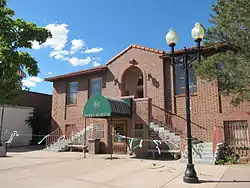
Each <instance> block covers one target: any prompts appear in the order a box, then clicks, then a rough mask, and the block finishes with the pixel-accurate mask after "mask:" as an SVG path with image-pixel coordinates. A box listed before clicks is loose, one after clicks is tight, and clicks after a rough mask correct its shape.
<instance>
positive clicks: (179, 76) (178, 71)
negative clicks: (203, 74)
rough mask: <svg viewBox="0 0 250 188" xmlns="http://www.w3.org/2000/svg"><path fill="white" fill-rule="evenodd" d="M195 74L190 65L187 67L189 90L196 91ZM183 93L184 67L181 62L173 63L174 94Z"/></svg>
mask: <svg viewBox="0 0 250 188" xmlns="http://www.w3.org/2000/svg"><path fill="white" fill-rule="evenodd" d="M196 82H197V81H196V74H195V71H194V69H193V68H192V67H189V91H190V93H196V92H197V83H196ZM184 93H185V69H184V67H183V64H182V63H176V64H175V94H176V95H179V94H184Z"/></svg>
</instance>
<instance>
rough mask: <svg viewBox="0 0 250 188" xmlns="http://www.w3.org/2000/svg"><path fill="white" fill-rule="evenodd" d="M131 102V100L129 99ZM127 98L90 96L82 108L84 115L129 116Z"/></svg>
mask: <svg viewBox="0 0 250 188" xmlns="http://www.w3.org/2000/svg"><path fill="white" fill-rule="evenodd" d="M130 102H131V101H130ZM129 104H130V103H129V100H128V99H126V101H123V100H118V99H111V98H108V97H104V96H95V97H92V98H90V99H89V100H88V101H87V102H86V104H85V106H84V109H83V116H84V117H93V118H94V117H130V116H131V109H130V105H129Z"/></svg>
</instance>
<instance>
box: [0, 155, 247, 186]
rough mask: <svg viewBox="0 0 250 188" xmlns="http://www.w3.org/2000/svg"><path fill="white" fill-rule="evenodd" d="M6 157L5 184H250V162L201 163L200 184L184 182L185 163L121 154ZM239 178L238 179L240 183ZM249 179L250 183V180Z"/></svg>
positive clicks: (0, 181) (2, 165)
mask: <svg viewBox="0 0 250 188" xmlns="http://www.w3.org/2000/svg"><path fill="white" fill-rule="evenodd" d="M8 155H9V157H6V158H0V185H1V187H4V188H24V187H25V188H34V187H36V188H66V187H67V188H78V187H81V188H82V187H84V188H171V187H173V188H175V187H178V188H179V187H185V188H186V187H187V188H188V187H206V188H213V187H218V188H223V187H227V188H228V187H229V188H231V187H235V188H236V187H241V188H249V187H250V165H246V166H233V167H229V166H211V165H196V170H197V173H198V176H199V179H200V180H201V183H200V184H195V185H191V184H185V183H183V182H182V177H183V172H184V169H185V165H184V164H183V163H180V162H178V161H158V160H157V161H155V160H140V159H133V158H128V157H127V156H124V155H120V156H117V157H118V158H119V159H113V160H112V161H111V160H109V159H106V157H107V156H108V155H106V156H103V155H98V156H87V158H86V159H84V158H83V154H82V153H54V152H45V151H32V152H15V153H9V154H8ZM234 180H236V181H234ZM247 181H248V182H247Z"/></svg>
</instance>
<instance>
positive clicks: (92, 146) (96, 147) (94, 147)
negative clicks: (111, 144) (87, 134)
mask: <svg viewBox="0 0 250 188" xmlns="http://www.w3.org/2000/svg"><path fill="white" fill-rule="evenodd" d="M88 142H89V146H88V151H89V154H98V153H100V139H93V138H91V139H88Z"/></svg>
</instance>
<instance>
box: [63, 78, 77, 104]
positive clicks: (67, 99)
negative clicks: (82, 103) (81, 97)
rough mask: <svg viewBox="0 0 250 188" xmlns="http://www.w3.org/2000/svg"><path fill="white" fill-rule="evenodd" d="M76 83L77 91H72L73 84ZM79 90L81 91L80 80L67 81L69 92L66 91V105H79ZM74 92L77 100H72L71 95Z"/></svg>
mask: <svg viewBox="0 0 250 188" xmlns="http://www.w3.org/2000/svg"><path fill="white" fill-rule="evenodd" d="M73 83H76V84H77V91H76V92H72V91H71V90H72V89H71V86H72V85H71V84H73ZM78 91H79V82H77V81H72V82H67V93H66V105H77V102H78ZM72 94H76V98H75V102H70V101H71V100H70V98H71V97H70V96H71V95H72Z"/></svg>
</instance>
